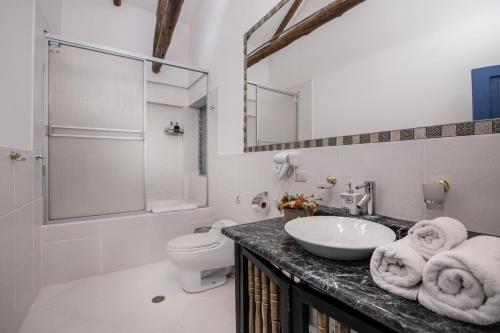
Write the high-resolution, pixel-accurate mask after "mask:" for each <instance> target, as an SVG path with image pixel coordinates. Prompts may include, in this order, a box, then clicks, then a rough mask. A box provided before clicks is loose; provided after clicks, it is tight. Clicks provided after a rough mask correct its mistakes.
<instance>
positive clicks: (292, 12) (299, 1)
mask: <svg viewBox="0 0 500 333" xmlns="http://www.w3.org/2000/svg"><path fill="white" fill-rule="evenodd" d="M301 4H302V0H295V1H294V2H293V4H292V5H291V6H290V8H289V9H288V12H287V13H286V15H285V17H284V18H283V21H281V23H280V25H279V27H278V29H277V30H276V32H275V33H274V36H273V38H275V37H278V36H279V35H281V33H282V32H283V31H285V29H286V26H287V25H288V23H290V21H291V20H292V18H293V17H294V16H295V13H297V10H298V9H299V7H300V5H301Z"/></svg>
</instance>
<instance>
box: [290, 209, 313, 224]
mask: <svg viewBox="0 0 500 333" xmlns="http://www.w3.org/2000/svg"><path fill="white" fill-rule="evenodd" d="M283 215H284V217H285V223H287V222H288V221H291V220H295V219H296V218H298V217H307V216H313V215H314V212H313V211H311V210H305V209H283Z"/></svg>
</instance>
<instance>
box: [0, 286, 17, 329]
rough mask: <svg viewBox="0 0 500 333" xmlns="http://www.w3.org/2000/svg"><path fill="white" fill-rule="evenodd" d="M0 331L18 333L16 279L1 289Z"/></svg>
mask: <svg viewBox="0 0 500 333" xmlns="http://www.w3.org/2000/svg"><path fill="white" fill-rule="evenodd" d="M0 332H2V333H16V332H17V322H16V288H15V284H14V279H11V280H10V281H9V283H8V284H7V285H5V286H4V287H3V289H0Z"/></svg>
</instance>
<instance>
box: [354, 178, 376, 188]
mask: <svg viewBox="0 0 500 333" xmlns="http://www.w3.org/2000/svg"><path fill="white" fill-rule="evenodd" d="M355 188H356V190H359V189H362V188H368V189H371V190H373V189H374V188H375V181H374V180H365V181H364V183H363V185H356V186H355Z"/></svg>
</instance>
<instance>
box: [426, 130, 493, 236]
mask: <svg viewBox="0 0 500 333" xmlns="http://www.w3.org/2000/svg"><path fill="white" fill-rule="evenodd" d="M499 151H500V135H478V136H470V137H456V138H446V139H439V140H428V141H426V142H425V164H424V172H425V182H426V183H430V182H433V181H435V180H436V179H445V180H447V181H448V182H449V183H450V191H449V192H448V193H447V194H446V202H445V209H444V210H426V216H427V217H428V218H433V217H436V216H441V215H445V216H451V217H454V218H456V219H458V220H460V221H462V222H463V223H464V224H465V225H466V226H467V228H468V229H470V230H473V231H478V232H484V233H491V234H495V235H500V220H499V216H500V205H499V204H498V198H500V173H499V172H498V170H500V154H499Z"/></svg>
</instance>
